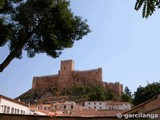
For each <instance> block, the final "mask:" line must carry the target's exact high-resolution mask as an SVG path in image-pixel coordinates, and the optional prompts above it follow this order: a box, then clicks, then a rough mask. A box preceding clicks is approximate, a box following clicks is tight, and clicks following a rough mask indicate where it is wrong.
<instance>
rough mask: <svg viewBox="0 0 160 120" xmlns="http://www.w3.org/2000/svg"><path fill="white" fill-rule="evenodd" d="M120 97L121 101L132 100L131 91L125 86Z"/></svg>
mask: <svg viewBox="0 0 160 120" xmlns="http://www.w3.org/2000/svg"><path fill="white" fill-rule="evenodd" d="M121 99H122V101H123V102H132V92H131V91H130V89H129V88H128V87H127V86H126V87H125V89H124V93H123V94H122V98H121Z"/></svg>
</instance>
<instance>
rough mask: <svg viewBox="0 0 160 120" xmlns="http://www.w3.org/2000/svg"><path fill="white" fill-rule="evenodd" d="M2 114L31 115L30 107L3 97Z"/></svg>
mask: <svg viewBox="0 0 160 120" xmlns="http://www.w3.org/2000/svg"><path fill="white" fill-rule="evenodd" d="M0 113H5V114H26V115H27V114H30V109H29V108H28V105H26V104H24V103H22V102H20V101H18V100H14V99H11V98H8V97H5V96H3V95H0Z"/></svg>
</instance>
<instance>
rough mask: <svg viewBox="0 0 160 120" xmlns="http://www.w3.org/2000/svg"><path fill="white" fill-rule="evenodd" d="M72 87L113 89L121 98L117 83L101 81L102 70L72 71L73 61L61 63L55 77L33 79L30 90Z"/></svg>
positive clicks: (121, 89)
mask: <svg viewBox="0 0 160 120" xmlns="http://www.w3.org/2000/svg"><path fill="white" fill-rule="evenodd" d="M74 86H101V87H105V88H109V89H113V90H114V91H115V92H116V93H117V95H119V96H121V93H122V91H123V87H122V85H121V84H119V83H105V82H103V81H102V68H97V69H92V70H85V71H77V70H74V61H73V60H64V61H61V65H60V70H59V72H58V74H56V75H50V76H40V77H34V78H33V82H32V89H40V88H42V89H45V88H50V87H57V88H58V89H61V90H63V89H72V88H73V87H74Z"/></svg>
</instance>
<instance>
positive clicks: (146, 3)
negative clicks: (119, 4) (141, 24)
mask: <svg viewBox="0 0 160 120" xmlns="http://www.w3.org/2000/svg"><path fill="white" fill-rule="evenodd" d="M140 8H142V17H143V18H148V17H149V16H151V15H152V14H153V13H154V12H155V10H156V9H157V8H160V0H137V1H136V4H135V10H140Z"/></svg>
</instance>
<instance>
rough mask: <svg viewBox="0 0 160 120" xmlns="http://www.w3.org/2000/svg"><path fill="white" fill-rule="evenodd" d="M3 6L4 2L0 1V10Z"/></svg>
mask: <svg viewBox="0 0 160 120" xmlns="http://www.w3.org/2000/svg"><path fill="white" fill-rule="evenodd" d="M4 4H5V1H4V0H0V9H2V8H3V6H4Z"/></svg>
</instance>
